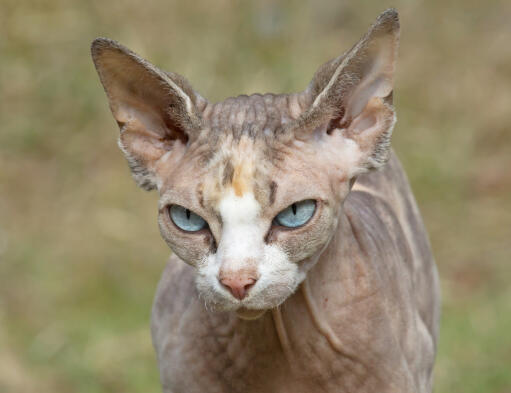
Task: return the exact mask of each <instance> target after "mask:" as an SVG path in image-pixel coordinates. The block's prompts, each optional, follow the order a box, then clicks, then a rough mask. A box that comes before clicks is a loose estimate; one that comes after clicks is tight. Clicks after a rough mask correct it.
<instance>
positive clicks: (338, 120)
mask: <svg viewBox="0 0 511 393" xmlns="http://www.w3.org/2000/svg"><path fill="white" fill-rule="evenodd" d="M398 41H399V20H398V14H397V12H396V11H395V10H393V9H389V10H387V11H385V12H384V13H382V14H381V15H380V16H379V17H378V19H377V20H376V22H375V23H374V24H373V25H372V26H371V28H370V29H369V31H368V32H367V33H366V34H365V36H364V37H363V38H362V39H361V40H360V41H359V42H358V43H357V44H356V45H355V46H353V47H352V48H351V49H350V50H348V51H346V52H345V53H344V54H343V55H341V56H339V57H337V58H335V59H333V60H331V61H329V62H327V63H325V64H324V65H323V66H321V67H320V68H319V70H318V71H317V72H316V74H315V75H314V77H313V79H312V81H311V82H310V84H309V85H308V86H307V88H306V89H305V90H304V91H303V92H300V93H295V94H280V95H275V94H265V95H260V94H254V95H250V96H245V95H242V96H238V97H235V98H228V99H226V100H225V101H222V102H219V103H210V102H209V101H207V100H206V99H205V98H203V97H202V96H201V95H199V94H198V93H197V92H195V90H193V89H192V87H191V86H190V84H189V83H188V82H187V81H186V80H185V79H184V78H183V77H181V76H179V75H177V74H174V73H170V72H165V71H162V70H160V69H159V68H157V67H155V66H154V65H152V64H150V63H149V62H147V61H146V60H144V59H142V58H141V57H139V56H138V55H136V54H135V53H133V52H131V51H130V50H128V49H127V48H125V47H124V46H122V45H120V44H118V43H117V42H115V41H112V40H109V39H105V38H98V39H96V40H95V41H94V42H93V44H92V56H93V60H94V64H95V65H96V69H97V71H98V73H99V76H100V79H101V82H102V83H103V86H104V88H105V91H106V93H107V96H108V99H109V102H110V108H111V110H112V113H113V115H114V118H115V119H116V121H117V123H118V125H119V127H120V138H119V146H120V147H121V149H122V151H123V152H124V154H125V156H126V158H127V161H128V163H129V165H130V167H131V170H132V173H133V176H134V178H135V180H136V182H137V183H138V184H139V185H140V186H141V187H142V188H144V189H146V190H151V189H157V190H158V192H159V195H160V200H159V207H158V208H159V214H158V221H159V225H160V229H161V234H162V236H163V238H164V239H165V241H166V242H167V243H168V245H169V246H170V248H171V249H172V251H173V254H172V256H171V257H170V260H169V262H168V265H167V267H166V269H165V271H164V273H163V276H162V278H161V281H160V284H159V286H158V290H157V293H156V298H155V301H154V305H153V313H152V336H153V342H154V347H155V349H156V352H157V355H158V361H159V367H160V373H161V382H162V385H163V390H164V392H166V393H195V392H208V393H215V392H218V393H220V392H222V393H223V392H244V393H251V392H277V393H286V392H289V393H301V392H303V393H305V392H307V393H310V392H349V393H369V392H370V393H376V392H378V393H385V392H388V393H390V392H392V393H400V392H407V393H410V392H417V393H426V392H431V390H432V368H433V363H434V358H435V351H436V339H437V333H438V319H439V289H438V277H437V271H436V267H435V262H434V259H433V257H432V254H431V250H430V246H429V242H428V238H427V234H426V232H425V229H424V226H423V224H422V220H421V217H420V214H419V211H418V209H417V205H416V202H415V200H414V197H413V195H412V192H411V190H410V187H409V185H408V181H407V179H406V176H405V174H404V172H403V170H402V168H401V166H400V164H399V162H398V160H397V158H396V156H395V155H394V153H393V152H392V150H391V148H390V137H391V133H392V129H393V126H394V123H395V119H396V118H395V112H394V107H393V103H392V93H393V80H394V70H395V65H396V59H397V49H398Z"/></svg>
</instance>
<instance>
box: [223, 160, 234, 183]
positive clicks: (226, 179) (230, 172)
mask: <svg viewBox="0 0 511 393" xmlns="http://www.w3.org/2000/svg"><path fill="white" fill-rule="evenodd" d="M233 176H234V167H233V166H232V163H231V161H227V162H226V164H225V167H224V174H223V177H222V185H223V186H226V185H227V184H232V179H233Z"/></svg>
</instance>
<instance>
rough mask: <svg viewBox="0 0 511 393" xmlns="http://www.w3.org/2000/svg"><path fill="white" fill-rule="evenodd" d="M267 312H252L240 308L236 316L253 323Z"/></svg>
mask: <svg viewBox="0 0 511 393" xmlns="http://www.w3.org/2000/svg"><path fill="white" fill-rule="evenodd" d="M265 312H266V310H251V309H248V308H245V307H240V308H238V309H237V310H236V315H237V316H238V318H240V319H244V320H245V321H253V320H256V319H258V318H261V317H262V316H263V314H264V313H265Z"/></svg>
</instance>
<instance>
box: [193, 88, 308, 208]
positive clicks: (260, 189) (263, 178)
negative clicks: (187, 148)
mask: <svg viewBox="0 0 511 393" xmlns="http://www.w3.org/2000/svg"><path fill="white" fill-rule="evenodd" d="M300 100H301V98H300V96H298V95H274V94H266V95H260V94H254V95H251V96H239V97H235V98H228V99H227V100H225V101H222V102H219V103H216V104H212V105H210V106H209V107H207V108H206V109H205V110H204V112H203V119H204V122H205V126H206V128H207V132H206V133H205V134H204V137H203V138H204V139H203V140H202V141H201V143H202V144H203V145H204V146H205V147H206V149H207V150H209V157H208V159H207V160H206V161H207V164H206V168H205V171H206V172H207V176H205V178H204V179H203V181H202V182H201V185H200V188H201V190H202V197H203V198H204V199H206V200H208V201H210V202H219V201H220V199H221V198H222V197H224V196H225V195H226V194H229V193H230V192H232V193H234V195H235V196H236V197H239V198H242V197H243V196H244V195H246V194H253V195H254V197H255V198H256V200H257V201H258V202H259V203H260V204H262V205H265V204H267V203H271V202H272V198H273V195H272V194H273V193H274V191H275V190H274V188H275V185H274V183H273V181H272V179H271V173H272V171H273V170H274V169H275V167H276V166H277V164H278V162H279V161H281V159H282V157H281V155H282V154H283V151H282V150H283V149H282V147H283V141H284V140H286V137H285V135H284V134H285V132H286V131H285V125H286V124H288V123H290V122H292V121H293V120H296V119H297V118H298V117H299V115H300V114H301V112H302V109H301V108H302V107H303V105H305V104H304V103H302V102H301V101H300Z"/></svg>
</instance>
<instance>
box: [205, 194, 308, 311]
mask: <svg viewBox="0 0 511 393" xmlns="http://www.w3.org/2000/svg"><path fill="white" fill-rule="evenodd" d="M260 209H261V207H260V205H259V203H258V202H257V200H256V199H255V198H254V195H253V194H252V193H245V194H244V195H243V196H242V197H238V196H236V195H235V194H234V192H233V191H232V190H231V191H230V192H229V193H228V194H227V195H226V196H225V197H224V198H223V199H222V200H221V201H220V204H219V210H220V215H221V217H222V224H223V227H222V235H221V239H220V242H219V245H218V250H217V252H216V254H211V255H209V256H208V257H206V258H205V259H204V260H203V261H202V262H201V263H200V264H199V266H198V267H197V268H198V275H197V288H198V290H199V292H200V294H201V297H202V298H203V299H204V301H205V303H206V304H207V305H209V306H212V307H214V308H215V309H219V310H237V309H239V308H240V307H244V308H245V309H252V310H254V309H258V310H262V309H269V308H273V307H276V306H278V305H279V304H281V303H282V302H283V301H284V300H285V299H286V298H287V297H288V296H289V295H291V294H292V293H293V292H294V290H295V289H296V287H297V286H298V284H299V283H300V282H301V281H302V280H303V278H304V277H305V273H303V272H300V271H299V269H298V266H297V265H296V264H294V263H292V262H290V261H289V259H288V257H287V255H286V253H285V252H284V251H282V249H281V248H280V247H278V246H277V245H268V244H266V243H265V242H264V236H265V234H266V230H267V229H268V225H267V223H264V222H263V221H262V220H261V219H260V216H259V213H260ZM254 264H255V265H254ZM247 267H250V268H256V269H257V273H258V276H259V278H258V281H257V282H256V283H255V285H254V286H253V287H252V288H251V289H250V291H249V292H248V295H247V297H246V298H244V299H243V300H241V301H239V300H237V299H235V298H234V297H233V296H232V295H231V293H230V292H229V291H228V290H227V289H226V288H225V287H223V286H222V285H221V284H220V282H219V280H218V277H219V273H220V270H221V269H222V270H227V271H234V272H235V271H238V270H241V269H245V268H247Z"/></svg>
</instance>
